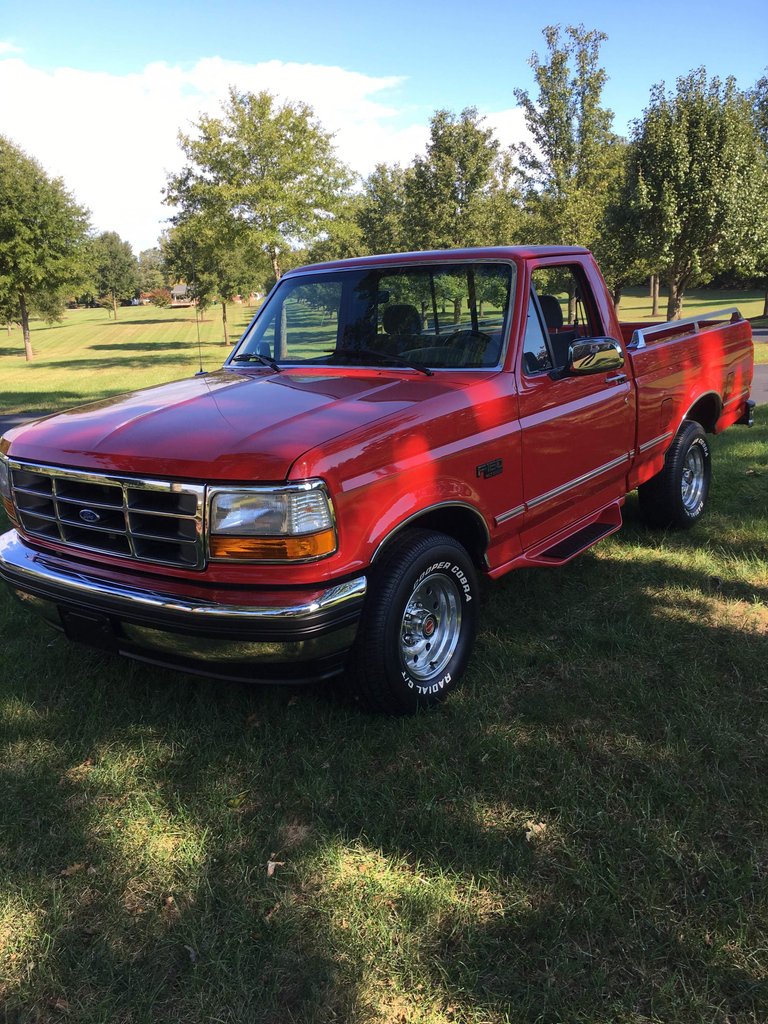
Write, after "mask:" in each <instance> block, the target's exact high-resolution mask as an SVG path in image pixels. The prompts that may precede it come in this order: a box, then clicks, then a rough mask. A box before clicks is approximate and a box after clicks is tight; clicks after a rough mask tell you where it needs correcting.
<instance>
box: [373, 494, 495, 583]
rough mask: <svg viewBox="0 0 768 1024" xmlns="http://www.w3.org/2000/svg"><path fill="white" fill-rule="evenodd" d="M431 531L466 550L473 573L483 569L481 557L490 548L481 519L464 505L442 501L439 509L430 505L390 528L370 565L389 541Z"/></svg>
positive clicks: (477, 513) (437, 506)
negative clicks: (408, 532) (413, 532)
mask: <svg viewBox="0 0 768 1024" xmlns="http://www.w3.org/2000/svg"><path fill="white" fill-rule="evenodd" d="M414 527H416V528H418V529H421V530H435V531H437V532H439V533H445V534H447V535H448V536H449V537H452V538H453V539H454V540H456V541H458V543H459V544H461V545H462V546H463V547H464V548H466V550H467V553H468V554H469V556H470V558H471V559H472V562H473V564H474V566H475V568H477V569H485V568H486V559H485V553H486V551H487V550H488V546H489V544H490V539H491V538H490V531H489V530H488V524H487V523H486V521H485V519H484V518H483V517H482V515H481V514H480V513H479V512H478V511H477V509H476V508H473V507H472V505H467V504H465V503H464V502H457V501H446V502H441V503H440V504H439V505H431V506H430V507H429V508H425V509H421V510H420V511H418V512H414V513H413V514H412V515H410V516H408V517H407V518H406V519H404V520H403V521H402V522H400V523H398V524H397V525H396V526H394V527H393V528H392V529H391V530H390V531H389V533H388V534H387V535H386V537H384V538H383V539H382V540H381V541H379V544H378V546H377V547H376V550H375V551H374V553H373V556H372V558H371V564H372V565H373V564H374V563H375V562H376V561H377V559H379V558H380V557H381V555H382V553H383V552H384V551H385V550H386V548H387V546H388V545H389V544H390V542H391V541H392V540H394V539H395V538H397V537H399V536H401V534H402V533H403V531H404V530H406V529H409V528H414Z"/></svg>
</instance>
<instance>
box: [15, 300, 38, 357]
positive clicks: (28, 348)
mask: <svg viewBox="0 0 768 1024" xmlns="http://www.w3.org/2000/svg"><path fill="white" fill-rule="evenodd" d="M19 309H20V310H21V333H22V334H23V336H24V357H25V359H26V360H27V362H28V363H31V362H32V360H33V359H34V357H35V353H34V352H33V351H32V342H31V340H30V337H29V310H28V309H27V300H26V299H25V298H24V292H19Z"/></svg>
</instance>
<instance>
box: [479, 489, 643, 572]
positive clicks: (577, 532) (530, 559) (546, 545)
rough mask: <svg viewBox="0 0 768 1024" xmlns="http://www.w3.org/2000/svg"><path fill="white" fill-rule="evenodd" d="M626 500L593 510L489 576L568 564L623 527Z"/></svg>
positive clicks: (499, 567)
mask: <svg viewBox="0 0 768 1024" xmlns="http://www.w3.org/2000/svg"><path fill="white" fill-rule="evenodd" d="M622 502H623V498H622V499H620V500H619V501H614V502H611V504H610V505H606V506H605V507H604V508H601V509H598V510H597V511H596V512H592V513H591V515H589V516H584V517H583V518H582V519H580V520H579V521H578V523H576V524H573V523H572V524H571V525H570V526H569V527H568V528H567V529H565V530H560V531H559V532H558V533H556V534H554V535H552V536H549V537H547V538H546V539H545V540H543V541H539V543H538V544H536V545H535V546H534V547H531V548H528V549H527V550H526V551H523V552H522V553H521V554H519V555H516V556H515V557H514V558H513V559H511V560H510V561H509V562H505V563H504V564H503V565H498V566H496V568H494V569H490V570H489V572H488V575H489V576H490V578H491V579H492V580H495V579H498V577H499V576H503V575H504V573H506V572H509V571H510V569H525V568H528V567H530V566H533V565H539V566H547V567H550V568H551V567H553V566H556V565H565V563H566V562H570V561H571V559H572V558H575V557H576V555H580V554H581V552H582V551H586V550H587V548H591V547H592V545H593V544H596V543H597V542H598V541H599V540H602V539H603V537H607V536H608V535H609V534H611V533H616V531H617V530H619V529H620V528H621V505H622ZM574 525H575V527H576V528H575V529H574Z"/></svg>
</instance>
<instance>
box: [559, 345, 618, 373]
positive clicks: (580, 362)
mask: <svg viewBox="0 0 768 1024" xmlns="http://www.w3.org/2000/svg"><path fill="white" fill-rule="evenodd" d="M623 365H624V352H623V351H622V348H621V345H620V344H619V343H618V341H615V340H614V339H613V338H581V339H579V340H578V341H574V343H573V344H572V345H571V346H570V348H569V349H568V372H569V373H573V374H577V375H581V374H586V373H605V372H606V371H607V370H618V368H619V367H620V366H623Z"/></svg>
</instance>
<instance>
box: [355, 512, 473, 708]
mask: <svg viewBox="0 0 768 1024" xmlns="http://www.w3.org/2000/svg"><path fill="white" fill-rule="evenodd" d="M478 600H479V590H478V582H477V574H476V573H475V569H474V566H473V565H472V560H471V559H470V557H469V555H468V554H467V552H466V550H465V549H464V548H463V547H462V546H461V544H459V543H458V542H457V541H455V540H454V539H453V538H452V537H449V536H447V535H446V534H443V533H434V532H432V531H429V530H418V529H413V530H408V531H407V532H406V533H403V535H402V536H400V537H398V538H397V539H396V540H393V541H392V543H391V545H390V546H389V548H388V549H386V550H385V551H384V553H383V554H382V559H381V563H377V564H376V565H374V567H373V568H372V570H371V572H370V575H369V578H368V593H367V595H366V598H365V605H364V607H363V613H362V616H361V619H360V625H359V628H358V633H357V639H356V641H355V646H354V648H353V650H352V652H351V655H350V659H349V664H348V668H347V687H348V689H349V690H350V691H351V693H352V694H353V695H354V696H355V697H356V698H357V699H358V700H359V701H360V703H361V704H362V705H363V706H364V707H366V708H367V709H368V710H371V711H383V712H387V713H389V714H398V715H403V714H409V713H412V712H414V711H418V710H419V709H422V708H430V707H434V706H435V705H437V704H439V703H440V702H441V701H443V700H444V699H445V698H446V697H447V696H448V694H449V693H450V692H451V691H452V690H455V689H456V687H457V686H458V684H459V681H460V680H461V677H462V675H463V673H464V670H465V669H466V667H467V663H468V661H469V656H470V654H471V652H472V645H473V642H474V638H475V630H476V626H477V605H478ZM430 659H431V660H430Z"/></svg>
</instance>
